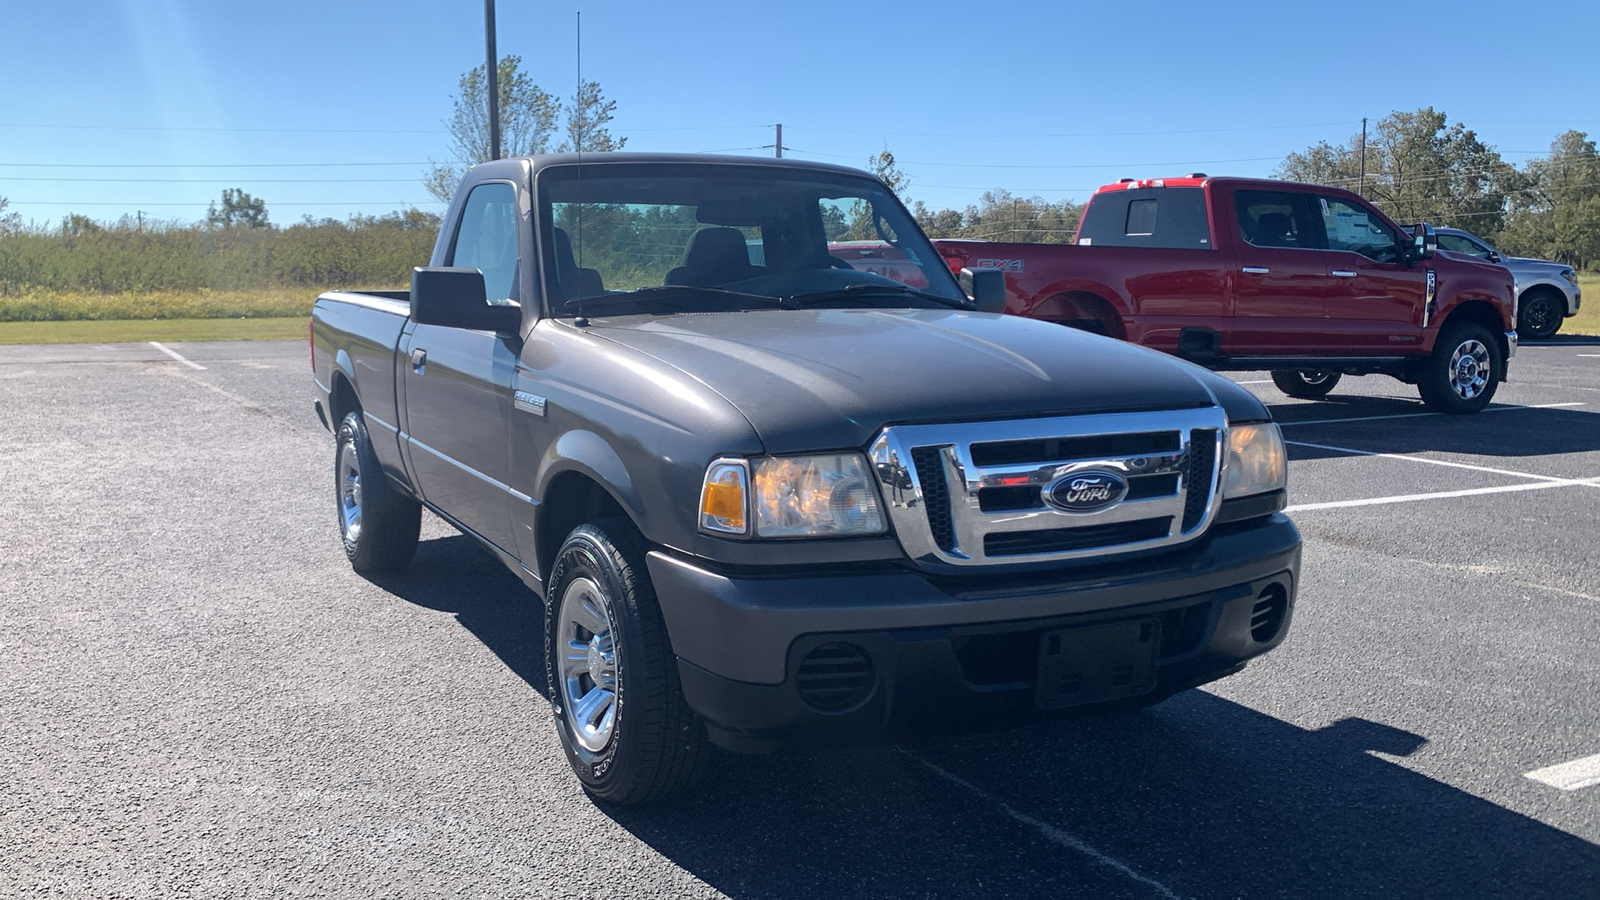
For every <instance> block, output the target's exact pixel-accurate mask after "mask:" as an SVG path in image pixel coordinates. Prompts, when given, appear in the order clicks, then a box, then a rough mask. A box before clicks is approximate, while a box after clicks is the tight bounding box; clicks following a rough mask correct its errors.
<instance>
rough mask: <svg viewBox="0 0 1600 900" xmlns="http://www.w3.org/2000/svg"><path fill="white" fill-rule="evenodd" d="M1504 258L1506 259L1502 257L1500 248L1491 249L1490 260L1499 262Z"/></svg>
mask: <svg viewBox="0 0 1600 900" xmlns="http://www.w3.org/2000/svg"><path fill="white" fill-rule="evenodd" d="M1502 259H1504V257H1502V256H1501V255H1500V251H1499V250H1490V251H1489V262H1492V263H1497V262H1499V261H1500V260H1502Z"/></svg>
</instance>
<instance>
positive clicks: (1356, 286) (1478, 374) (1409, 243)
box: [935, 174, 1517, 413]
mask: <svg viewBox="0 0 1600 900" xmlns="http://www.w3.org/2000/svg"><path fill="white" fill-rule="evenodd" d="M935 243H936V244H937V245H938V247H939V252H940V253H941V254H943V255H944V256H945V259H946V262H947V263H948V264H949V265H950V267H951V268H952V269H953V270H959V269H960V268H962V267H968V268H998V269H1001V270H1003V271H1004V272H1005V273H1006V285H1007V310H1006V311H1007V312H1010V313H1014V314H1016V315H1020V316H1028V317H1031V318H1036V319H1045V320H1048V321H1054V322H1060V323H1062V324H1064V325H1071V326H1075V327H1078V328H1084V329H1088V330H1091V331H1098V332H1100V333H1102V334H1107V335H1111V336H1113V337H1118V338H1123V339H1125V340H1128V341H1132V342H1134V343H1138V344H1143V345H1145V346H1147V347H1153V348H1155V349H1158V350H1165V351H1167V352H1169V353H1174V354H1177V355H1179V356H1183V357H1185V358H1187V359H1190V360H1192V361H1194V362H1197V363H1200V364H1202V365H1205V366H1208V367H1210V368H1212V369H1223V370H1262V369H1265V370H1271V371H1272V373H1273V380H1274V381H1275V382H1276V383H1277V384H1278V386H1279V387H1280V388H1282V389H1283V390H1284V391H1285V392H1286V393H1288V394H1290V395H1291V396H1295V397H1307V398H1315V397H1322V396H1325V395H1327V393H1328V392H1329V391H1331V390H1332V389H1333V387H1334V385H1335V384H1336V383H1337V382H1338V381H1339V378H1340V377H1341V376H1342V375H1369V374H1383V375H1391V376H1393V377H1395V378H1398V379H1400V380H1401V381H1404V382H1406V383H1408V384H1415V385H1416V386H1417V389H1418V391H1419V393H1420V394H1421V395H1422V399H1423V400H1424V401H1426V402H1427V403H1428V404H1429V405H1431V406H1433V407H1435V408H1438V409H1441V410H1443V411H1446V412H1455V413H1464V412H1476V411H1477V410H1479V409H1482V408H1483V407H1484V406H1485V405H1487V404H1488V402H1489V400H1490V398H1491V397H1492V396H1493V395H1494V392H1495V389H1496V387H1497V386H1498V385H1499V383H1500V382H1501V381H1502V380H1504V378H1505V375H1506V364H1507V361H1508V360H1510V358H1511V357H1512V356H1513V355H1514V354H1515V353H1516V349H1517V334H1516V331H1515V324H1514V323H1515V322H1516V309H1515V300H1514V294H1513V292H1512V282H1511V276H1510V275H1509V274H1508V273H1507V272H1506V270H1505V269H1503V268H1501V267H1499V266H1493V265H1488V264H1486V263H1484V262H1483V261H1481V260H1478V259H1476V258H1473V257H1470V256H1465V255H1461V254H1455V253H1450V252H1447V251H1445V252H1441V251H1439V250H1438V249H1437V242H1436V241H1435V240H1434V239H1433V236H1432V229H1431V228H1428V227H1427V226H1417V228H1416V229H1415V230H1414V232H1412V233H1408V232H1407V231H1406V230H1404V229H1402V228H1401V227H1400V226H1398V225H1396V224H1395V223H1394V222H1393V221H1391V220H1390V219H1389V218H1388V217H1387V216H1385V215H1384V214H1383V213H1381V212H1379V211H1378V210H1377V209H1376V208H1374V207H1373V206H1371V205H1370V204H1368V203H1367V202H1366V201H1364V200H1363V199H1361V198H1360V197H1358V196H1356V195H1355V194H1353V193H1350V192H1349V191H1342V190H1338V189H1336V188H1329V187H1322V186H1319V185H1311V184H1295V183H1291V182H1283V181H1266V180H1259V179H1246V178H1209V177H1206V176H1204V175H1198V174H1197V175H1189V176H1185V177H1183V178H1167V179H1152V180H1146V181H1134V180H1124V181H1122V182H1119V183H1117V184H1109V185H1106V186H1105V187H1102V188H1100V189H1099V190H1098V191H1096V192H1095V194H1094V196H1093V197H1092V198H1091V199H1090V202H1089V205H1088V208H1087V209H1086V210H1085V211H1084V216H1083V221H1082V223H1081V224H1080V226H1079V229H1078V233H1077V237H1076V239H1075V241H1074V243H1073V244H1070V245H1069V244H1016V243H991V242H987V241H958V240H944V241H936V242H935Z"/></svg>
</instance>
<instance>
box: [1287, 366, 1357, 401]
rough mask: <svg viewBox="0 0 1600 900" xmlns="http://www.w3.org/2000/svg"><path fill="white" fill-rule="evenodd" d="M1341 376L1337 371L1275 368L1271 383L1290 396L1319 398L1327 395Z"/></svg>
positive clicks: (1309, 398)
mask: <svg viewBox="0 0 1600 900" xmlns="http://www.w3.org/2000/svg"><path fill="white" fill-rule="evenodd" d="M1342 377H1343V376H1342V375H1341V374H1340V373H1338V372H1325V371H1312V370H1309V369H1307V370H1301V369H1275V370H1273V372H1272V383H1273V384H1275V385H1277V386H1278V390H1280V391H1283V392H1284V393H1285V394H1288V395H1289V396H1291V397H1297V398H1299V399H1301V400H1321V399H1322V398H1323V397H1326V396H1328V394H1329V393H1331V392H1332V391H1333V389H1334V386H1335V385H1337V384H1338V383H1339V379H1340V378H1342Z"/></svg>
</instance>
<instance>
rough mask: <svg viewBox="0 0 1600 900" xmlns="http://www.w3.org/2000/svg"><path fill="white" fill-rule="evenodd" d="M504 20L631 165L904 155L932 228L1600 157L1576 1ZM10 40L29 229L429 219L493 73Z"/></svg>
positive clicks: (99, 7)
mask: <svg viewBox="0 0 1600 900" xmlns="http://www.w3.org/2000/svg"><path fill="white" fill-rule="evenodd" d="M497 7H498V19H499V48H500V52H501V53H502V54H519V55H521V56H522V57H523V60H524V67H525V69H526V70H527V71H528V72H529V73H530V75H531V76H532V78H533V79H534V81H535V82H537V83H538V84H540V85H541V86H543V87H544V88H546V89H547V90H550V91H552V92H553V93H556V94H558V95H562V96H567V95H570V94H571V92H572V89H573V87H574V85H575V83H576V80H577V74H576V69H575V62H576V58H575V39H574V24H575V17H574V14H575V13H576V12H578V11H580V10H581V11H582V13H583V74H584V77H585V78H589V79H594V80H597V81H599V82H600V83H601V84H602V85H603V87H604V88H605V91H606V94H607V95H608V96H609V97H610V98H611V99H614V100H616V101H617V117H616V120H615V121H614V122H613V131H614V132H615V133H617V134H621V135H626V136H627V137H628V138H629V141H628V149H639V150H673V151H727V150H734V149H737V148H749V149H745V150H744V152H747V153H750V154H755V155H766V154H770V153H771V151H770V150H765V149H760V146H761V145H764V144H770V143H772V138H773V129H772V125H773V123H777V122H782V123H783V125H784V143H785V144H786V145H787V146H788V147H789V148H790V150H789V153H788V154H787V155H791V156H795V157H800V158H809V159H818V160H823V161H828V162H843V163H846V164H853V165H862V164H863V163H864V162H865V159H866V158H867V157H868V156H869V155H871V154H873V153H876V152H877V151H879V150H881V149H883V148H884V147H888V148H889V149H890V150H891V151H893V152H894V154H895V155H896V157H898V158H899V160H900V161H901V167H902V168H903V169H904V170H905V172H906V173H907V175H908V176H909V177H910V182H911V184H910V189H909V191H908V192H907V194H908V196H909V197H910V198H913V199H919V200H922V201H924V202H926V203H928V204H929V205H930V206H932V207H934V208H939V207H945V206H955V207H962V206H965V205H966V204H968V203H971V202H974V201H975V200H976V199H977V197H978V195H979V194H981V193H982V192H983V191H985V190H988V189H991V188H1005V189H1008V190H1010V191H1012V192H1013V193H1017V194H1020V195H1023V196H1028V195H1034V194H1037V195H1039V196H1042V197H1045V198H1047V199H1051V200H1054V199H1060V198H1064V197H1065V198H1072V199H1080V200H1081V199H1083V198H1085V197H1087V196H1088V194H1089V192H1091V191H1092V190H1093V189H1094V188H1095V187H1096V186H1097V185H1099V184H1102V183H1105V182H1108V181H1115V180H1116V179H1117V178H1120V177H1159V176H1163V175H1172V174H1182V173H1186V172H1190V171H1197V170H1198V171H1205V172H1208V173H1211V174H1238V175H1268V174H1271V172H1272V171H1273V169H1274V168H1275V167H1276V166H1277V164H1278V161H1279V160H1281V159H1282V157H1283V155H1284V154H1285V153H1287V152H1289V151H1293V150H1298V149H1303V148H1304V147H1306V146H1308V145H1310V144H1312V143H1314V142H1315V141H1317V140H1322V139H1326V140H1329V141H1332V142H1340V141H1343V140H1345V139H1347V138H1348V137H1349V136H1350V135H1351V134H1353V133H1355V132H1357V131H1359V129H1360V121H1361V118H1362V117H1363V116H1367V117H1370V118H1371V119H1372V120H1374V121H1376V120H1377V119H1379V118H1381V117H1383V116H1384V115H1386V114H1388V113H1389V112H1391V111H1393V110H1397V109H1398V110H1414V109H1417V108H1419V107H1423V106H1429V105H1431V106H1434V107H1435V108H1437V109H1440V110H1442V111H1444V112H1445V113H1447V114H1448V115H1449V116H1450V118H1451V119H1452V121H1456V120H1459V121H1463V122H1465V123H1466V124H1467V125H1468V127H1471V128H1473V129H1475V130H1476V131H1477V132H1478V134H1479V135H1480V137H1482V138H1483V139H1485V140H1486V141H1488V142H1489V143H1491V144H1493V145H1495V146H1496V147H1498V148H1499V149H1500V150H1501V152H1502V153H1503V154H1504V156H1505V157H1506V158H1507V159H1508V160H1510V161H1511V162H1513V163H1516V164H1518V165H1520V164H1521V163H1522V162H1524V161H1525V160H1526V159H1528V158H1529V157H1530V156H1532V155H1535V154H1538V153H1542V152H1544V151H1545V150H1546V149H1547V148H1548V146H1549V143H1550V140H1551V139H1552V138H1553V137H1554V136H1555V135H1556V134H1557V133H1559V132H1561V131H1564V130H1566V129H1568V128H1576V129H1579V130H1583V131H1587V132H1590V134H1591V135H1593V136H1600V74H1597V72H1600V69H1597V68H1596V67H1595V65H1594V64H1593V62H1592V61H1590V57H1591V53H1590V50H1591V49H1592V48H1591V47H1590V46H1589V43H1591V42H1592V38H1593V35H1594V33H1595V31H1596V26H1597V25H1600V7H1597V6H1596V5H1595V4H1592V3H1588V2H1582V0H1568V2H1544V0H1530V2H1524V3H1520V4H1516V5H1515V6H1512V5H1508V4H1505V3H1496V4H1475V3H1454V4H1418V3H1404V2H1392V0H1391V2H1384V3H1377V2H1367V0H1355V2H1349V3H1341V4H1301V3H1282V2H1279V3H1258V2H1249V3H1229V4H1221V5H1217V6H1208V5H1202V4H1193V3H1175V2H1151V3H1131V2H1124V3H1115V2H1085V3H1060V2H1041V3H1022V2H1004V0H1001V2H991V3H971V2H968V3H950V2H943V0H929V2H917V3H911V2H899V0H896V2H883V0H880V2H877V3H868V4H859V5H851V4H824V3H812V4H794V3H729V2H702V3H693V4H688V3H661V2H631V0H630V2H613V3H577V4H574V3H571V2H543V3H532V2H519V0H499V2H498V3H497ZM0 22H3V23H4V28H3V32H4V33H5V34H6V36H7V38H8V40H6V41H5V45H4V46H5V51H4V53H0V196H4V197H9V198H10V199H11V204H12V205H11V208H12V209H13V210H15V211H18V212H20V213H22V215H23V217H24V218H25V219H27V220H31V221H34V222H38V223H43V222H46V221H51V222H58V221H60V219H61V217H62V216H64V215H65V214H66V213H68V212H78V213H82V214H85V215H88V216H91V217H93V218H96V219H115V218H117V217H118V216H121V215H123V214H132V213H134V212H135V211H136V210H143V211H144V213H145V214H146V216H147V217H154V218H158V219H185V220H192V219H195V218H198V217H200V216H202V215H204V212H205V205H206V203H207V202H208V201H210V200H213V199H215V198H217V197H218V196H219V195H220V194H221V192H222V189H223V188H225V187H242V188H244V189H245V190H247V191H249V192H250V193H251V194H254V195H256V196H258V197H261V198H263V199H264V200H265V201H266V203H267V208H268V211H269V213H270V215H271V217H272V220H273V221H275V222H278V223H284V224H287V223H290V222H293V221H295V220H297V219H299V218H300V217H301V216H302V215H306V214H310V215H313V216H316V217H322V216H333V217H337V218H343V217H345V216H347V215H349V214H351V213H357V212H359V213H382V212H387V211H390V210H393V209H396V208H399V207H403V206H406V205H410V204H416V205H419V206H422V207H423V208H426V209H438V208H439V206H438V205H436V204H430V203H429V201H430V200H431V198H430V197H429V196H428V194H427V192H426V191H425V190H424V189H423V188H422V185H421V176H422V174H423V172H424V170H425V169H426V168H427V161H428V160H430V159H432V160H445V159H447V158H448V157H449V151H448V145H449V140H448V137H447V135H446V134H445V131H444V126H443V124H442V122H441V120H443V119H444V118H446V117H447V116H448V115H449V113H450V104H451V99H452V97H453V95H454V93H455V87H456V82H457V79H458V78H459V77H460V75H461V73H462V72H464V71H466V70H467V69H469V68H471V67H473V66H475V65H478V64H481V63H482V61H483V58H484V47H483V4H482V3H481V2H478V0H449V2H442V0H434V2H413V0H385V2H377V0H323V2H307V0H274V2H269V3H257V4H245V3H234V2H227V0H222V2H218V0H208V2H200V0H33V2H26V0H4V7H3V11H0ZM1511 42H1514V43H1511ZM113 164H115V165H113ZM88 179H98V180H88Z"/></svg>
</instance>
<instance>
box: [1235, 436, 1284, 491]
mask: <svg viewBox="0 0 1600 900" xmlns="http://www.w3.org/2000/svg"><path fill="white" fill-rule="evenodd" d="M1222 471H1223V478H1222V497H1223V499H1225V500H1226V499H1231V498H1234V497H1248V496H1250V495H1251V494H1265V493H1267V492H1268V491H1281V490H1283V489H1284V488H1286V487H1288V485H1289V463H1288V459H1287V458H1286V456H1285V454H1284V451H1283V435H1282V433H1280V432H1279V431H1278V426H1277V423H1275V422H1263V423H1260V424H1257V425H1231V426H1229V427H1228V457H1227V459H1226V460H1225V461H1224V464H1223V470H1222Z"/></svg>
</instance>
